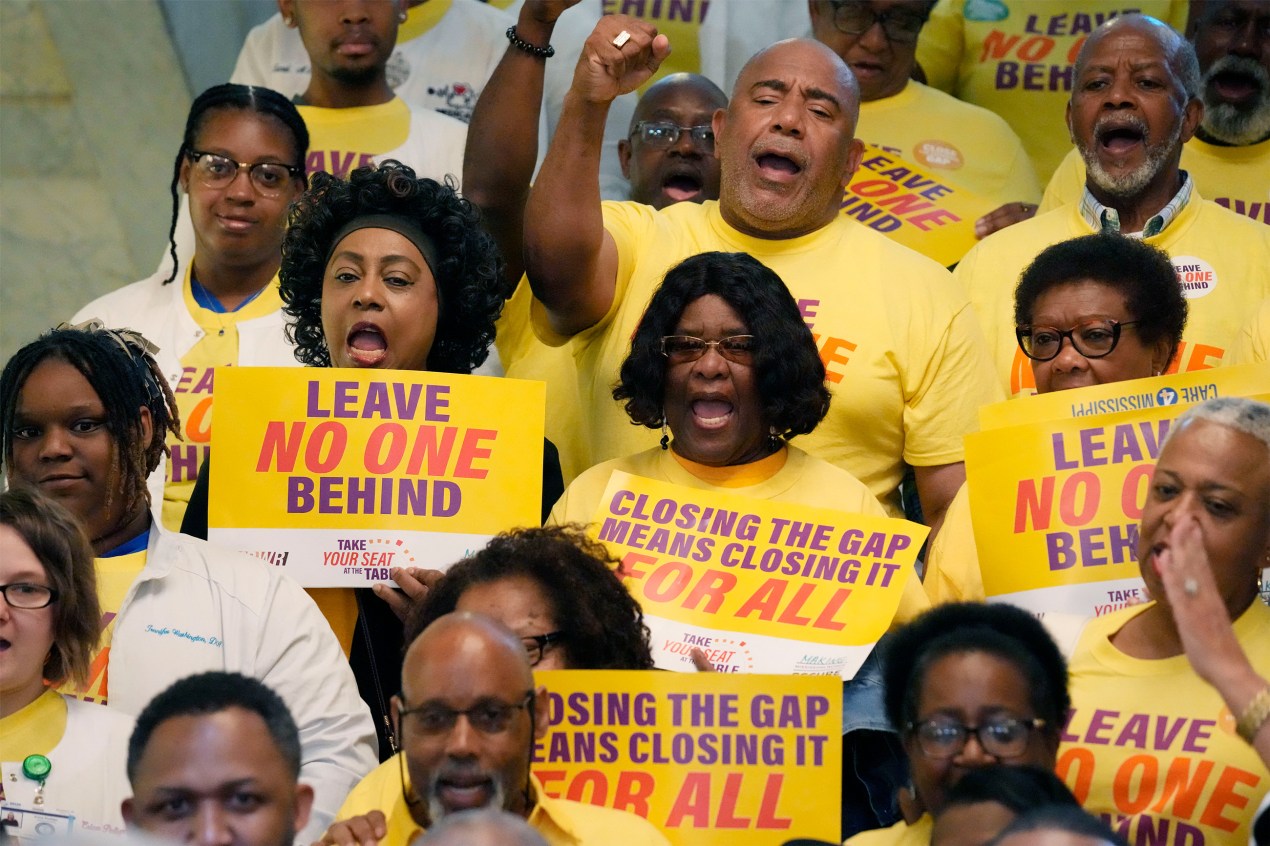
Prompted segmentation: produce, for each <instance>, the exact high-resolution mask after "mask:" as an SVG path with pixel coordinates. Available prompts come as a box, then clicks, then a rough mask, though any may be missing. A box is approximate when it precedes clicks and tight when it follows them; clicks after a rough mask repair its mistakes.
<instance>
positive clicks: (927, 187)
mask: <svg viewBox="0 0 1270 846" xmlns="http://www.w3.org/2000/svg"><path fill="white" fill-rule="evenodd" d="M864 148H865V149H864V158H863V159H862V160H861V162H860V167H859V168H858V169H857V170H856V172H855V175H853V176H852V177H851V182H850V184H848V185H847V190H846V193H845V194H844V195H843V198H842V214H843V215H844V216H846V217H850V218H853V219H855V220H858V221H860V222H861V223H863V224H864V225H866V226H868V227H870V228H872V229H875V230H877V231H878V232H881V233H883V234H884V235H887V236H888V237H890V238H893V239H895V240H896V241H899V242H900V243H901V244H903V245H904V246H906V247H909V248H910V249H913V250H916V251H917V252H919V253H921V254H922V255H924V256H929V257H930V258H932V259H934V260H935V261H937V262H939V263H940V264H942V265H944V266H945V267H949V266H951V265H954V264H956V263H957V262H959V261H961V258H962V256H964V255H965V254H966V253H967V252H969V250H970V248H971V247H973V246H974V245H975V220H977V219H978V218H980V217H982V216H983V215H985V214H987V213H988V212H990V211H992V210H993V209H994V208H995V207H996V204H995V203H993V202H992V201H990V200H987V199H985V198H983V197H980V196H979V195H977V194H975V193H972V192H970V191H967V190H966V189H965V188H961V187H958V186H957V185H954V184H953V183H951V182H949V181H948V180H946V179H944V178H943V177H942V176H937V175H936V174H934V173H932V172H931V171H929V170H926V169H924V168H922V167H920V166H918V165H915V164H913V163H912V162H910V161H908V160H906V159H904V158H901V157H900V156H898V155H896V154H895V153H893V152H891V151H889V150H884V149H882V148H881V147H878V146H876V145H874V144H865V145H864Z"/></svg>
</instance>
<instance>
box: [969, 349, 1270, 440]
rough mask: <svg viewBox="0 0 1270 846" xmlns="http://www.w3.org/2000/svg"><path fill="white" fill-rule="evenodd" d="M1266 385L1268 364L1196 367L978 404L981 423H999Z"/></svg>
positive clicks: (1188, 401) (1189, 399)
mask: <svg viewBox="0 0 1270 846" xmlns="http://www.w3.org/2000/svg"><path fill="white" fill-rule="evenodd" d="M1267 391H1270V364H1241V365H1237V366H1234V367H1218V368H1215V369H1211V370H1193V371H1191V372H1189V373H1170V374H1167V375H1164V376H1153V377H1151V378H1148V379H1130V380H1127V381H1123V382H1108V383H1106V384H1104V385H1090V386H1089V387H1087V388H1079V389H1076V390H1070V391H1051V392H1050V393H1047V394H1033V395H1031V396H1020V397H1017V398H1015V399H1010V400H1006V401H1004V402H994V403H992V404H991V405H985V406H981V407H980V408H979V428H980V429H997V428H1000V427H1003V426H1018V425H1021V424H1023V423H1039V422H1042V421H1045V420H1060V419H1062V418H1064V417H1088V416H1090V415H1092V414H1111V413H1115V412H1118V411H1135V410H1139V409H1147V408H1155V407H1157V406H1158V407H1164V406H1170V405H1178V404H1179V403H1181V404H1183V405H1192V404H1194V403H1197V402H1204V401H1205V400H1210V399H1215V398H1217V397H1251V396H1256V395H1257V394H1258V393H1265V392H1267Z"/></svg>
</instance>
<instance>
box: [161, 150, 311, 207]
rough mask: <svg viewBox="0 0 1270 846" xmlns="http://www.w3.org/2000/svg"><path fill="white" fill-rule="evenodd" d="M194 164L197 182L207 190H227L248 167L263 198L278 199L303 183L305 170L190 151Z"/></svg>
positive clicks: (252, 182) (253, 183) (253, 182)
mask: <svg viewBox="0 0 1270 846" xmlns="http://www.w3.org/2000/svg"><path fill="white" fill-rule="evenodd" d="M185 155H187V156H189V159H190V161H191V162H193V163H194V173H195V174H196V175H197V176H198V181H199V182H202V183H203V184H204V185H206V186H207V187H208V188H224V187H225V186H226V185H228V184H230V183H231V182H233V181H234V180H235V179H237V178H238V170H239V168H244V167H245V168H247V173H248V175H249V176H250V178H251V184H252V187H254V188H255V189H256V191H257V192H259V193H260V196H262V197H269V198H273V197H277V196H278V195H279V194H281V193H282V192H283V191H286V190H287V189H288V188H290V187H291V185H292V182H293V181H299V182H301V183H303V182H304V168H302V167H295V166H293V165H286V164H282V163H281V162H256V163H255V164H252V163H251V162H236V161H234V160H233V159H229V158H226V157H224V156H221V155H217V154H216V153H209V152H207V151H206V150H187V151H186V153H185Z"/></svg>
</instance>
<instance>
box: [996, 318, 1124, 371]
mask: <svg viewBox="0 0 1270 846" xmlns="http://www.w3.org/2000/svg"><path fill="white" fill-rule="evenodd" d="M1138 322H1139V321H1137V320H1126V321H1125V322H1124V323H1121V322H1120V321H1118V320H1086V321H1085V322H1084V323H1081V324H1079V325H1078V326H1074V327H1072V328H1071V329H1067V330H1063V329H1055V328H1054V327H1052V326H1028V325H1024V326H1019V327H1017V328H1016V329H1015V330H1014V336H1015V337H1016V338H1018V339H1019V349H1021V350H1023V354H1024V355H1026V356H1027V357H1028V358H1030V359H1032V360H1034V361H1050V360H1051V359H1054V358H1057V357H1058V353H1059V351H1060V350H1062V348H1063V339H1064V338H1067V339H1068V340H1069V341H1071V342H1072V346H1073V347H1075V348H1076V352H1078V353H1080V354H1081V355H1083V356H1084V357H1085V358H1102V357H1103V356H1108V355H1111V351H1112V350H1114V349H1115V348H1116V344H1118V343H1120V330H1121V329H1123V328H1124V327H1126V326H1134V325H1137V323H1138Z"/></svg>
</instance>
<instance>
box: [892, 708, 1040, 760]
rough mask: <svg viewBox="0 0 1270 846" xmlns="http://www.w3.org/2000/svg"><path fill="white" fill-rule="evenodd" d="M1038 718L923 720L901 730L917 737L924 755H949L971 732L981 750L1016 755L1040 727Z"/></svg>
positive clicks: (995, 754) (959, 748)
mask: <svg viewBox="0 0 1270 846" xmlns="http://www.w3.org/2000/svg"><path fill="white" fill-rule="evenodd" d="M1044 726H1045V721H1044V720H1042V719H1040V718H1033V719H1030V720H1020V719H1017V718H1014V717H1002V718H998V719H993V720H988V721H987V722H985V723H983V724H982V725H978V726H967V725H963V724H961V723H954V722H951V721H949V720H923V721H921V722H919V723H909V724H908V725H907V726H905V729H906V730H907V731H908V732H910V733H911V734H915V735H916V736H917V746H918V748H920V749H921V750H922V754H923V755H925V756H926V757H928V758H939V759H944V758H952V757H954V756H956V755H958V754H960V753H961V751H962V750H963V749H965V748H966V741H967V739H969V737H970V736H971V735H974V738H975V740H977V741H979V745H980V746H981V747H983V751H984V752H986V753H988V754H989V755H992V756H993V757H995V758H1017V757H1019V756H1020V755H1022V754H1023V753H1024V752H1026V751H1027V744H1028V741H1029V740H1030V739H1031V736H1032V732H1033V731H1035V730H1037V729H1040V728H1043V727H1044Z"/></svg>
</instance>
